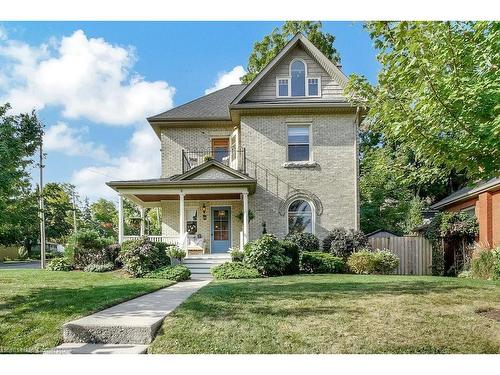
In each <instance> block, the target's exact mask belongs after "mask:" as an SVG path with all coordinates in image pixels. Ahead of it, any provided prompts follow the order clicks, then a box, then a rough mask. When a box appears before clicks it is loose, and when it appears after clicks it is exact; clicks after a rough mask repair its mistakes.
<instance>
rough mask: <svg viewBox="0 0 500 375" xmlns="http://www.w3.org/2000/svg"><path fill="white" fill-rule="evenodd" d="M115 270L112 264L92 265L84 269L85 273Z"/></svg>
mask: <svg viewBox="0 0 500 375" xmlns="http://www.w3.org/2000/svg"><path fill="white" fill-rule="evenodd" d="M114 269H115V265H114V264H113V263H111V262H108V263H103V264H99V263H90V264H88V265H86V266H85V268H84V269H83V270H84V271H85V272H109V271H113V270H114Z"/></svg>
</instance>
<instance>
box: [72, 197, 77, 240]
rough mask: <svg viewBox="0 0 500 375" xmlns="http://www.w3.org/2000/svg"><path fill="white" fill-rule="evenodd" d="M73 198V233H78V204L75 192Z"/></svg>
mask: <svg viewBox="0 0 500 375" xmlns="http://www.w3.org/2000/svg"><path fill="white" fill-rule="evenodd" d="M71 197H72V198H73V233H76V231H77V228H76V204H75V191H74V190H73V191H72V192H71Z"/></svg>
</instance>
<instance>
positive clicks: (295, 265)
mask: <svg viewBox="0 0 500 375" xmlns="http://www.w3.org/2000/svg"><path fill="white" fill-rule="evenodd" d="M280 244H281V246H282V247H283V250H284V254H285V256H286V257H288V258H289V259H290V262H289V263H288V265H287V266H286V267H285V270H284V274H285V275H294V274H296V273H299V271H300V248H299V246H298V245H297V244H296V243H295V242H292V241H287V240H285V241H281V242H280Z"/></svg>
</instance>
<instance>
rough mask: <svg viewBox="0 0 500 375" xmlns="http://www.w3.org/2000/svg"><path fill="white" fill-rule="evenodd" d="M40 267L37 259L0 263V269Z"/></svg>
mask: <svg viewBox="0 0 500 375" xmlns="http://www.w3.org/2000/svg"><path fill="white" fill-rule="evenodd" d="M37 268H40V261H39V260H31V261H29V262H8V263H3V262H1V263H0V270H21V269H26V270H29V269H37Z"/></svg>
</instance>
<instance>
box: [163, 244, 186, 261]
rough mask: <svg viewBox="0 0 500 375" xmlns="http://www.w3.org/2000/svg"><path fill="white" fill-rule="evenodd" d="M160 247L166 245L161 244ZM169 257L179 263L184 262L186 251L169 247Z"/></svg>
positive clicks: (167, 249) (177, 247) (176, 247)
mask: <svg viewBox="0 0 500 375" xmlns="http://www.w3.org/2000/svg"><path fill="white" fill-rule="evenodd" d="M158 245H159V246H163V245H165V244H162V243H159V244H158ZM166 251H167V255H168V256H169V257H170V258H171V259H176V260H178V261H179V262H182V260H183V259H184V258H185V257H186V251H185V250H183V249H181V248H180V247H179V246H168V247H167V248H166Z"/></svg>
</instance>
